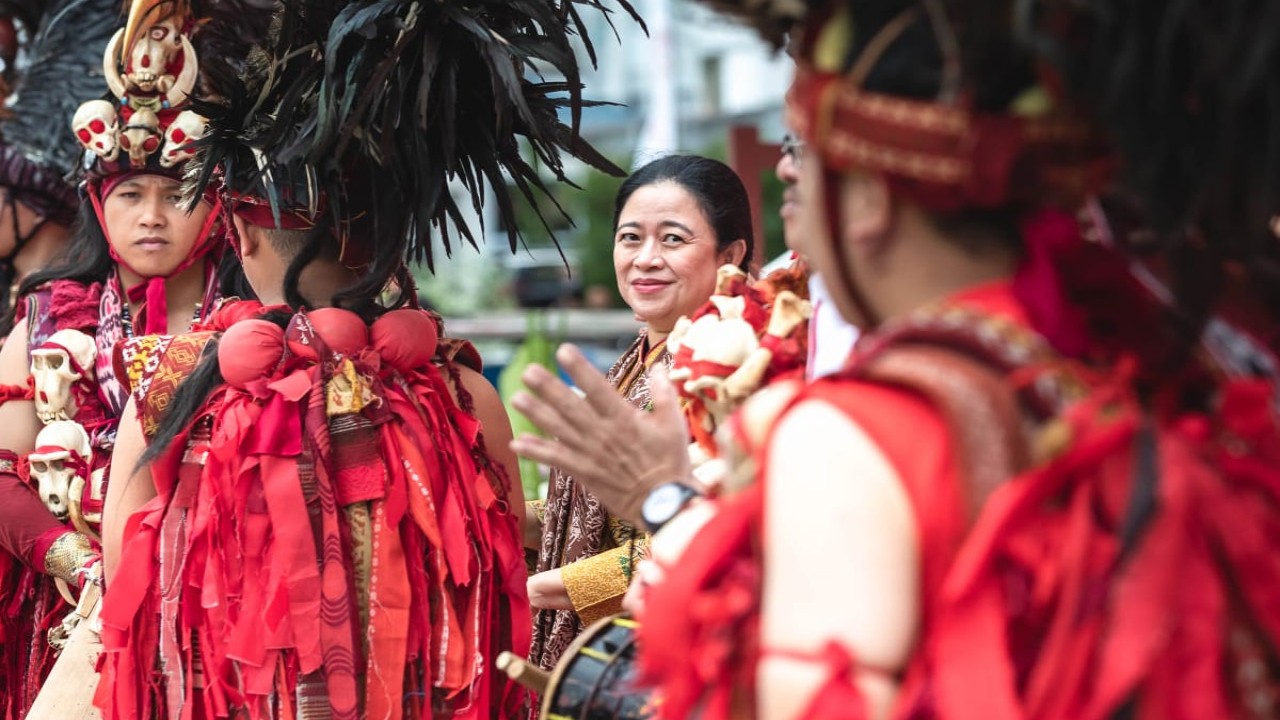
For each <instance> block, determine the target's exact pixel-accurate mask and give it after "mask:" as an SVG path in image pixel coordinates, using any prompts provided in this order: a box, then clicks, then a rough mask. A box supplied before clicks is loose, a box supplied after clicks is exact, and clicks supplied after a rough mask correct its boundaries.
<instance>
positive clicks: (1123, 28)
mask: <svg viewBox="0 0 1280 720" xmlns="http://www.w3.org/2000/svg"><path fill="white" fill-rule="evenodd" d="M1028 5H1031V6H1032V7H1033V8H1034V10H1035V12H1033V13H1030V14H1029V15H1028V16H1027V22H1026V25H1027V27H1026V28H1024V30H1027V35H1028V36H1029V40H1030V41H1031V42H1033V43H1035V44H1036V45H1037V46H1038V47H1039V48H1040V49H1041V52H1042V54H1043V55H1044V56H1045V57H1046V58H1048V59H1049V60H1050V61H1052V62H1053V63H1054V65H1055V66H1056V67H1057V68H1058V69H1059V70H1060V71H1061V72H1062V74H1063V75H1064V77H1065V79H1066V85H1067V87H1068V88H1070V89H1071V90H1072V91H1073V93H1074V95H1075V98H1076V99H1077V101H1078V102H1081V103H1082V104H1085V105H1086V106H1087V107H1090V108H1091V109H1092V110H1093V111H1094V113H1095V115H1096V116H1097V117H1098V119H1099V120H1100V121H1101V122H1102V123H1103V124H1104V125H1105V127H1106V129H1107V130H1108V131H1109V133H1110V136H1111V139H1112V141H1113V142H1114V144H1115V146H1116V148H1117V150H1118V151H1119V152H1118V154H1119V155H1120V157H1121V158H1122V162H1121V168H1122V170H1123V173H1124V177H1123V180H1124V188H1125V189H1126V190H1128V191H1131V192H1133V193H1135V194H1136V195H1137V196H1138V198H1139V199H1140V201H1141V205H1142V210H1143V211H1144V212H1145V215H1146V217H1145V221H1146V224H1147V225H1148V226H1149V227H1150V228H1151V229H1154V230H1155V233H1154V234H1152V233H1145V235H1144V238H1145V239H1147V240H1148V241H1150V240H1154V239H1156V238H1158V239H1159V240H1158V245H1159V247H1158V248H1151V247H1149V248H1146V249H1148V250H1150V249H1159V250H1160V251H1162V252H1163V254H1164V255H1165V261H1166V264H1167V266H1168V273H1169V275H1170V276H1171V278H1172V280H1173V285H1174V293H1175V295H1176V296H1177V300H1178V303H1179V306H1180V308H1181V309H1182V310H1183V311H1184V312H1185V313H1187V314H1188V316H1190V317H1191V318H1193V319H1196V320H1202V319H1203V318H1204V317H1205V316H1207V314H1208V312H1209V311H1210V310H1211V308H1212V303H1213V301H1214V300H1215V299H1216V298H1217V296H1218V294H1219V290H1220V289H1221V288H1222V286H1223V285H1224V284H1225V282H1226V276H1225V273H1224V270H1225V268H1226V267H1227V266H1230V265H1234V266H1236V267H1241V268H1244V269H1246V270H1247V271H1248V273H1249V279H1250V280H1251V281H1252V283H1251V285H1252V287H1251V290H1253V291H1254V292H1255V293H1256V295H1257V296H1258V297H1260V298H1261V300H1262V302H1263V303H1264V304H1265V305H1266V306H1267V308H1268V309H1269V311H1270V313H1271V316H1272V317H1273V318H1280V238H1278V237H1277V232H1276V229H1275V228H1273V227H1271V222H1272V218H1275V217H1277V216H1280V73H1277V72H1276V69H1277V67H1280V3H1275V2H1266V1H1265V0H1188V1H1186V2H1167V1H1164V0H1132V1H1130V2H1123V3H1104V2H1081V3H1063V2H1060V1H1059V0H1036V2H1034V3H1028ZM1118 239H1119V240H1122V241H1123V240H1124V238H1118Z"/></svg>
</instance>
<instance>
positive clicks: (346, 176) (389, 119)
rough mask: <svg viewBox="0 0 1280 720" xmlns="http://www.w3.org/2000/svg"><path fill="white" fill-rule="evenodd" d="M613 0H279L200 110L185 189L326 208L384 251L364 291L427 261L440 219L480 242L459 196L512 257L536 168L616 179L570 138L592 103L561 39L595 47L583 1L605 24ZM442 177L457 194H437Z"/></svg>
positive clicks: (560, 176) (538, 180)
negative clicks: (520, 207)
mask: <svg viewBox="0 0 1280 720" xmlns="http://www.w3.org/2000/svg"><path fill="white" fill-rule="evenodd" d="M613 4H614V5H616V8H617V9H614V8H611V7H607V6H606V3H604V2H602V1H599V0H590V1H586V0H472V1H470V2H465V3H463V2H448V1H440V0H356V1H343V0H319V1H303V0H285V2H283V3H282V9H281V11H280V12H279V13H277V16H276V19H275V23H274V28H273V31H272V32H271V38H270V40H269V41H268V42H267V43H265V44H264V47H262V48H261V49H260V50H259V51H257V52H255V53H254V55H253V57H252V58H251V59H250V67H249V68H248V69H247V70H246V73H245V78H244V82H243V83H241V86H240V87H239V88H238V89H237V91H236V92H234V93H230V94H229V95H228V97H227V102H226V103H225V104H223V105H221V106H219V107H209V106H207V105H200V106H199V107H198V110H200V111H201V112H203V113H204V114H205V115H206V116H207V117H209V118H210V119H211V122H210V134H209V136H208V137H207V138H206V139H205V140H204V141H203V143H202V144H203V146H204V147H203V150H202V155H201V157H200V159H199V162H197V163H196V164H197V165H198V167H197V168H196V172H195V174H194V182H195V185H196V187H197V189H198V188H203V187H204V186H205V185H206V184H207V183H209V182H210V181H211V180H212V179H213V177H214V175H215V173H216V174H217V175H218V176H219V177H220V178H221V179H222V181H223V182H225V183H226V184H227V185H228V186H229V190H231V191H232V192H235V193H237V194H242V195H244V194H247V195H252V196H256V197H264V198H266V199H267V200H269V201H270V203H271V205H272V207H273V209H274V210H275V212H277V213H278V212H280V211H281V209H286V210H292V209H297V208H312V209H315V208H319V207H321V206H323V207H324V208H326V211H327V214H328V216H329V221H330V222H331V223H333V224H334V226H335V227H338V226H341V227H344V228H352V232H351V236H352V241H354V242H360V243H364V244H366V245H369V246H370V248H369V249H370V253H369V254H370V255H371V256H373V257H375V258H382V260H375V266H374V267H373V268H372V269H371V270H370V272H369V275H370V276H371V279H370V285H371V286H372V284H373V283H376V282H378V281H379V279H380V277H382V276H385V275H386V274H387V273H389V272H391V267H392V265H398V264H399V263H401V262H404V261H410V262H416V261H425V262H426V263H427V264H428V266H429V267H430V268H432V269H433V270H434V262H435V260H436V258H434V257H432V253H431V242H430V241H429V238H430V234H431V231H432V229H433V228H435V229H438V230H439V233H440V238H441V241H442V243H443V247H444V249H445V252H446V253H451V252H452V249H453V247H454V245H455V242H456V238H453V237H451V236H450V229H451V228H452V229H453V230H455V231H456V232H457V233H458V234H460V235H461V237H462V239H463V240H465V241H466V242H468V243H470V244H471V245H473V246H475V245H477V244H478V235H477V233H476V229H475V228H472V227H470V226H469V225H468V224H467V223H466V222H465V221H464V220H463V212H462V210H461V208H460V207H459V205H458V203H459V202H470V203H471V204H472V205H473V206H475V207H477V208H479V207H480V205H481V204H482V203H483V202H486V201H488V202H492V203H494V204H495V205H496V207H497V210H498V215H499V216H500V217H501V218H502V220H503V221H504V224H505V226H506V227H507V228H508V241H509V243H510V246H511V248H512V250H514V249H515V248H516V247H518V244H519V242H520V231H519V229H518V228H517V227H516V224H515V217H514V216H515V210H514V206H513V204H512V198H511V191H510V190H509V185H510V186H511V187H514V188H515V192H518V193H520V194H521V195H523V196H524V197H526V198H528V199H529V200H530V201H532V200H533V199H534V196H535V194H537V193H544V194H545V193H547V188H546V186H545V184H544V180H543V178H542V174H543V173H549V174H550V175H552V176H554V177H555V178H556V179H557V180H559V181H562V182H568V179H567V177H566V176H565V169H564V158H565V157H566V156H570V157H575V158H578V159H579V160H581V161H583V162H585V163H587V164H588V165H591V166H592V167H595V168H598V169H600V170H602V171H605V172H608V173H611V174H615V175H616V174H621V172H622V171H621V170H620V169H619V168H617V167H616V166H614V165H613V164H612V163H610V162H609V161H608V160H606V159H605V158H604V157H603V156H602V155H600V154H599V153H598V152H596V151H595V150H594V149H593V148H591V147H590V146H589V145H588V144H587V143H586V142H585V141H584V140H583V139H582V138H581V137H580V136H579V134H578V130H577V128H578V123H579V119H580V116H581V111H582V108H583V107H587V106H589V105H591V104H592V103H591V102H589V101H586V100H584V99H583V96H582V79H581V74H580V69H579V65H578V62H577V59H576V55H575V53H574V49H573V45H572V42H571V39H572V38H573V37H575V36H577V37H578V38H580V39H581V41H582V42H583V44H584V46H585V47H586V48H587V52H588V55H589V56H592V57H593V56H594V49H593V46H592V44H591V39H590V38H589V37H588V36H587V29H586V24H585V23H584V22H583V19H582V12H583V11H584V10H591V11H596V12H603V13H605V16H606V18H609V24H610V25H612V23H613V18H614V16H615V15H616V14H617V13H619V12H620V13H621V15H622V16H624V17H627V18H630V19H632V20H635V21H639V17H638V15H637V14H636V12H635V9H634V8H633V7H632V6H631V5H630V4H629V3H627V2H625V1H624V0H617V2H615V3H613ZM562 113H564V114H565V115H567V117H568V122H564V121H562V119H561V114H562ZM521 138H523V139H524V140H525V141H527V148H528V149H527V153H522V148H521V143H520V139H521ZM450 181H456V182H458V183H459V184H460V185H461V187H462V188H463V189H464V190H465V191H466V195H467V196H468V197H467V199H465V200H464V199H460V198H455V197H454V196H453V195H452V194H451V193H450V192H449V183H450ZM535 206H536V205H535ZM357 226H358V227H359V231H358V232H357V231H356V230H355V228H356V227H357ZM365 289H366V290H367V288H365Z"/></svg>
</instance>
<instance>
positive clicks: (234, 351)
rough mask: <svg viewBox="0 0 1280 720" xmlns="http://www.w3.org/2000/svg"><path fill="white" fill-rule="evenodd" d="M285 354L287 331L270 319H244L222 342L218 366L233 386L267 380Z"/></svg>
mask: <svg viewBox="0 0 1280 720" xmlns="http://www.w3.org/2000/svg"><path fill="white" fill-rule="evenodd" d="M283 355H284V330H282V329H281V328H280V326H279V325H276V324H275V323H272V322H268V321H267V320H256V319H255V320H242V321H240V322H238V323H236V324H235V325H232V326H231V328H230V329H229V330H227V331H226V332H225V333H223V335H222V341H221V342H219V343H218V367H219V368H220V369H221V370H222V377H223V379H225V380H226V381H227V383H229V384H230V385H232V386H233V387H238V388H245V387H247V386H248V385H249V383H251V382H253V381H254V380H260V379H264V378H267V377H269V376H270V375H271V373H272V372H274V371H275V369H276V367H277V366H278V365H279V364H280V359H281V357H283Z"/></svg>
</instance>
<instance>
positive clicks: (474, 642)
mask: <svg viewBox="0 0 1280 720" xmlns="http://www.w3.org/2000/svg"><path fill="white" fill-rule="evenodd" d="M260 310H261V306H258V305H257V304H256V303H253V304H250V303H232V304H229V305H227V306H225V307H224V308H222V309H221V310H220V311H219V313H218V314H217V315H215V319H214V322H213V323H212V331H211V332H205V333H193V334H190V335H186V336H178V337H176V338H171V339H156V338H142V339H140V340H139V341H138V342H136V343H131V344H129V345H128V346H126V348H125V350H124V352H123V353H122V357H121V365H122V366H123V368H124V369H125V370H126V371H127V372H128V373H129V375H130V377H131V379H135V382H134V384H133V393H134V397H135V401H136V403H137V407H138V411H139V419H140V421H141V422H142V427H143V431H144V432H145V433H148V434H150V433H151V432H153V431H154V428H156V427H157V425H158V423H159V421H160V419H161V418H162V417H163V414H164V412H165V409H166V408H167V406H168V403H169V401H170V400H171V399H172V392H173V389H174V387H176V384H177V381H178V380H180V379H181V378H182V377H183V376H185V375H186V374H187V373H189V371H190V370H191V368H192V367H194V366H195V364H196V362H197V361H198V358H199V357H200V356H201V352H202V351H203V348H204V347H205V345H206V343H208V342H209V341H210V340H211V339H213V338H214V337H216V334H217V332H219V331H222V330H224V329H225V328H226V326H228V325H230V323H232V322H235V321H237V320H239V322H238V323H237V324H235V325H234V326H232V327H231V328H230V330H228V331H227V332H225V333H224V334H222V336H221V341H220V343H219V346H218V359H219V366H220V369H221V372H222V376H223V377H224V378H225V380H226V383H225V384H223V385H219V386H218V387H217V388H216V389H215V390H214V391H213V392H212V394H211V395H210V396H209V398H208V399H207V400H206V402H205V403H204V405H203V406H202V407H201V409H200V410H199V412H198V413H197V414H196V416H195V420H194V421H193V422H192V423H191V424H190V425H189V426H188V427H187V429H186V430H184V431H183V432H182V433H181V434H180V435H179V436H178V437H177V438H176V439H175V440H174V442H173V443H172V444H171V445H170V446H169V447H168V449H167V450H166V451H165V452H164V453H163V455H162V456H161V457H160V458H159V459H157V460H156V461H155V462H154V463H153V464H152V465H151V472H152V479H153V481H154V483H155V487H156V490H157V493H158V494H157V497H156V498H155V499H153V500H152V501H151V502H149V503H147V504H146V505H145V506H144V507H143V508H142V509H141V510H139V511H138V512H137V513H135V514H134V515H133V516H132V517H131V518H130V519H129V521H128V524H127V527H126V532H125V535H126V541H127V549H126V551H125V555H124V557H123V558H122V560H121V564H120V568H119V570H118V573H117V575H116V576H115V578H114V579H113V581H112V584H111V587H110V590H109V592H108V595H107V599H106V601H105V603H106V604H105V605H104V610H103V614H102V619H103V625H104V631H103V641H104V646H105V651H106V661H105V664H104V667H103V670H102V672H103V682H102V683H101V685H100V686H99V695H98V698H97V703H98V704H99V706H100V707H101V708H102V709H103V711H104V717H106V718H134V717H158V718H179V717H197V718H198V717H224V716H226V715H227V714H228V713H231V714H235V715H236V716H238V717H239V716H243V717H248V718H286V717H288V718H292V717H295V715H296V714H299V713H300V715H297V716H301V717H310V715H308V712H311V711H317V712H321V714H322V716H324V717H333V718H356V717H395V718H398V717H427V716H432V715H439V714H441V713H444V714H448V715H449V716H450V717H454V716H456V717H471V718H489V717H499V716H500V717H507V716H512V717H514V713H515V712H516V711H517V708H518V706H519V703H520V702H522V700H523V698H522V697H520V695H519V693H518V692H517V691H515V690H513V689H512V688H511V687H509V686H508V685H507V684H506V683H504V682H502V681H501V680H499V679H498V676H497V674H495V673H494V672H492V671H491V670H490V669H489V663H491V661H492V659H493V658H494V657H496V655H497V653H498V652H499V651H501V650H511V651H513V652H515V653H517V654H521V655H523V654H524V653H526V652H527V650H528V643H529V607H528V599H527V596H526V590H525V580H524V578H525V569H524V559H523V552H522V543H521V536H520V531H519V528H518V527H517V526H516V522H515V516H514V515H513V514H512V513H511V512H510V511H509V508H508V507H507V505H506V501H505V498H506V492H507V487H506V483H507V479H506V478H505V477H504V476H503V473H502V471H501V468H500V467H498V466H496V465H493V464H491V462H490V461H489V459H488V456H487V454H486V452H485V449H484V443H483V438H482V436H481V432H480V430H481V428H480V426H479V423H478V422H477V421H476V419H475V417H474V416H473V415H472V414H471V413H470V412H469V411H468V409H467V408H468V404H469V402H468V400H467V399H466V395H465V393H464V392H462V390H461V387H460V386H458V385H457V376H456V369H455V368H454V366H453V364H452V361H451V360H449V359H446V358H449V357H452V354H451V353H449V352H446V349H445V347H444V341H441V343H440V347H438V346H437V342H436V337H437V326H436V323H435V320H434V318H432V317H431V316H430V315H428V314H426V313H424V312H421V311H414V310H397V311H393V312H390V313H387V314H386V315H384V316H382V317H381V318H379V319H378V320H377V321H376V322H374V323H373V324H372V326H367V325H365V324H364V322H363V321H361V320H360V319H359V317H358V316H356V315H355V314H353V313H349V312H346V311H342V310H333V309H325V310H317V311H313V312H310V313H305V314H301V313H300V314H297V315H294V316H292V317H291V318H290V319H289V321H288V326H287V329H285V330H282V329H281V328H280V326H279V325H277V324H273V323H271V322H268V321H266V320H260V319H252V318H250V319H242V318H244V317H248V316H252V315H255V314H256V313H257V312H258V311H260ZM130 368H132V369H130ZM157 368H158V370H157ZM451 374H452V375H454V385H455V387H458V390H459V393H460V402H459V403H455V402H454V401H453V399H452V398H451V396H450V385H449V382H448V377H449V375H451ZM239 713H243V715H240V714H239Z"/></svg>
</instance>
